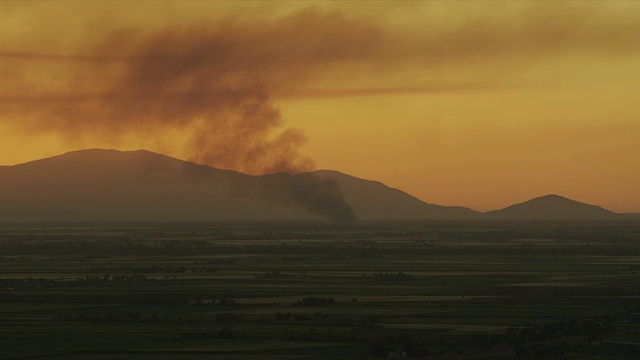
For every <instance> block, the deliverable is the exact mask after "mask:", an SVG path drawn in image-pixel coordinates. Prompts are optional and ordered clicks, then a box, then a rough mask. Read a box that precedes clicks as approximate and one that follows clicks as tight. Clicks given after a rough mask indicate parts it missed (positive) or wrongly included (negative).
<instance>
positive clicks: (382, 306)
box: [0, 223, 640, 359]
mask: <svg viewBox="0 0 640 360" xmlns="http://www.w3.org/2000/svg"><path fill="white" fill-rule="evenodd" d="M639 312H640V226H638V225H637V224H623V223H619V224H593V225H592V224H588V225H587V224H512V223H459V224H453V223H429V224H426V223H422V224H410V223H403V224H376V223H371V224H361V225H331V226H328V225H323V224H320V223H305V224H301V223H294V224H166V225H148V224H121V225H87V224H84V225H56V226H52V225H29V226H27V225H3V226H2V227H0V332H1V336H0V359H26V358H40V359H42V358H44V359H46V358H55V359H112V358H114V357H118V358H134V359H184V358H189V359H205V358H207V359H210V358H212V357H215V358H216V359H254V358H257V357H259V358H261V359H294V358H311V359H312V358H318V359H323V358H348V359H359V358H361V359H367V358H374V357H388V356H396V355H397V356H404V355H406V356H408V357H413V358H424V357H430V358H431V357H432V358H440V359H500V358H502V359H515V358H531V359H534V358H549V357H553V358H567V359H585V358H599V357H604V356H606V357H607V358H618V359H625V358H629V359H631V358H634V357H635V356H637V355H638V353H639V351H640V335H639V333H638V331H640V318H639V317H638V313H639Z"/></svg>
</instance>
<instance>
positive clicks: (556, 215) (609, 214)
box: [484, 194, 621, 220]
mask: <svg viewBox="0 0 640 360" xmlns="http://www.w3.org/2000/svg"><path fill="white" fill-rule="evenodd" d="M484 216H485V217H486V218H488V219H499V220H613V219H620V218H621V215H620V214H617V213H615V212H613V211H610V210H607V209H604V208H602V207H600V206H596V205H589V204H585V203H581V202H579V201H575V200H571V199H568V198H566V197H563V196H560V195H555V194H552V195H545V196H540V197H537V198H534V199H531V200H529V201H525V202H523V203H519V204H515V205H511V206H509V207H506V208H504V209H501V210H494V211H489V212H486V213H485V214H484Z"/></svg>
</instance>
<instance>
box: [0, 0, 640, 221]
mask: <svg viewBox="0 0 640 360" xmlns="http://www.w3.org/2000/svg"><path fill="white" fill-rule="evenodd" d="M638 14H640V3H638V2H610V1H607V2H562V3H547V2H531V3H527V2H477V1H473V2H326V3H323V2H301V1H295V2H273V3H267V2H227V3H225V2H175V3H174V2H158V3H153V2H147V1H144V2H132V3H128V2H127V3H125V2H115V3H114V2H111V3H109V2H95V3H93V2H92V3H89V2H40V3H37V2H16V3H12V2H2V3H0V16H2V19H3V21H2V22H1V23H0V32H1V33H2V34H3V38H2V42H0V75H1V76H2V78H3V82H2V84H0V164H7V165H9V164H15V163H20V162H24V161H29V160H33V159H37V158H40V157H44V156H51V155H56V154H59V153H61V152H65V151H69V150H75V149H81V148H91V147H107V148H118V149H123V150H126V149H137V148H147V149H149V150H152V151H157V152H162V153H167V154H169V155H173V156H176V157H179V158H184V159H191V160H194V161H198V162H202V163H208V164H211V165H214V166H219V167H226V168H235V169H239V170H242V171H247V172H253V173H260V172H268V171H277V170H285V171H301V170H307V169H311V168H313V166H314V165H313V163H315V167H316V168H330V169H336V170H340V171H343V172H345V173H349V174H351V175H354V176H358V177H362V178H367V179H375V180H378V181H381V182H384V183H385V184H387V185H389V186H393V187H397V188H400V189H402V190H405V191H406V192H408V193H410V194H412V195H415V196H417V197H418V198H420V199H422V200H424V201H427V202H430V203H436V204H442V205H462V206H468V207H471V208H474V209H477V210H489V209H495V208H500V207H504V206H506V205H509V204H512V203H514V202H520V201H524V200H527V199H529V198H532V197H535V196H539V195H544V194H548V193H557V194H562V195H564V196H567V197H570V198H574V199H577V200H580V201H584V202H588V203H595V204H599V205H602V206H605V207H607V208H610V209H612V210H616V211H637V212H640V185H638V184H640V166H638V160H637V157H638V154H640V141H639V140H640V102H639V101H638V100H637V94H638V92H639V90H640V66H638V64H639V63H640V42H638V41H637V39H639V38H640V21H639V20H640V19H639V17H640V15H638ZM247 129H249V130H247ZM229 139H231V140H229ZM231 154H232V155H231ZM311 159H312V160H311Z"/></svg>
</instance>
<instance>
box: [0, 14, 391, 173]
mask: <svg viewBox="0 0 640 360" xmlns="http://www.w3.org/2000/svg"><path fill="white" fill-rule="evenodd" d="M377 38H378V34H377V30H376V29H375V28H374V27H371V26H367V25H363V24H359V23H357V22H351V21H348V20H346V19H345V18H343V17H342V16H341V15H340V14H338V13H328V14H326V13H319V12H316V11H311V10H307V11H302V12H299V13H296V14H293V15H290V16H287V17H284V18H281V19H278V20H274V21H265V22H260V23H256V22H252V23H243V22H241V21H239V20H233V19H230V20H227V21H224V22H222V23H219V24H214V25H208V26H202V25H199V26H190V27H168V28H166V29H164V30H162V31H155V32H151V33H144V32H140V31H133V30H128V31H124V30H121V31H117V32H114V33H112V34H111V35H110V36H109V37H108V38H107V39H105V40H104V41H102V43H101V45H99V46H98V47H97V49H96V50H95V54H87V55H55V54H50V55H47V54H37V53H5V54H3V55H4V57H5V58H17V59H23V60H29V59H32V60H33V61H39V60H43V61H44V60H53V61H57V60H61V59H66V60H69V61H70V62H74V61H75V62H76V64H77V65H76V68H75V70H74V73H73V76H72V77H71V80H70V81H69V82H68V83H67V84H66V85H65V86H64V88H63V89H60V90H59V91H58V92H57V94H56V95H54V96H51V95H46V94H44V95H40V96H39V95H37V94H36V95H33V94H32V95H30V96H25V95H24V94H19V95H15V94H14V95H12V96H4V97H1V101H0V104H1V105H0V106H2V107H3V108H4V109H5V110H6V109H10V110H13V111H14V112H15V113H17V114H18V115H20V116H21V119H22V121H23V126H25V127H26V128H27V129H28V131H31V132H53V133H57V134H59V135H61V136H63V137H64V138H65V139H68V141H70V142H72V141H74V139H77V138H83V137H94V138H101V137H112V138H113V137H115V138H118V137H121V138H124V137H127V136H131V135H133V136H137V137H147V136H158V137H162V136H164V137H165V138H166V137H167V135H169V134H171V133H172V132H175V133H176V138H177V139H176V140H177V142H178V143H181V144H184V149H182V152H183V153H184V154H186V157H187V158H188V159H189V160H192V161H195V162H198V163H202V164H207V165H211V166H214V167H220V168H227V169H235V170H239V171H243V172H246V173H252V174H262V173H273V172H281V171H282V172H288V173H297V172H301V171H307V170H311V169H312V168H313V161H312V160H311V159H309V158H308V157H305V156H303V155H301V154H300V152H299V149H300V147H301V146H302V145H304V143H305V142H306V137H305V135H304V133H303V132H302V131H300V130H298V129H294V128H285V127H283V126H284V124H283V120H282V117H281V115H280V112H279V110H278V108H277V107H276V106H275V104H274V94H279V93H284V92H286V91H289V89H291V88H295V87H297V86H300V84H303V83H304V82H305V81H306V80H307V78H308V77H309V76H310V75H311V74H312V73H314V72H315V71H316V70H318V69H323V68H326V67H328V66H329V67H330V66H331V65H332V64H334V63H344V62H348V61H351V60H355V59H358V58H361V57H363V56H365V55H366V54H367V52H369V51H370V49H371V48H372V45H374V44H375V42H376V41H377ZM123 59H124V60H123ZM110 60H111V61H110ZM60 66H64V64H63V65H60ZM180 137H184V138H180Z"/></svg>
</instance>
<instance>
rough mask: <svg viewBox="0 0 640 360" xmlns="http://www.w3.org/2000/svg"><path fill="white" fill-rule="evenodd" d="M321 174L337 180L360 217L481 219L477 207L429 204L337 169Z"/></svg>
mask: <svg viewBox="0 0 640 360" xmlns="http://www.w3.org/2000/svg"><path fill="white" fill-rule="evenodd" d="M315 174H316V175H317V176H319V177H320V178H323V179H324V178H330V179H333V180H335V181H336V182H337V183H338V185H339V186H340V189H341V190H342V193H343V194H344V197H345V199H346V201H347V202H348V203H349V205H351V207H352V208H353V209H354V211H355V213H356V214H357V215H358V218H361V219H370V220H387V221H389V220H425V219H427V220H456V219H459V220H463V219H465V220H466V219H469V220H471V219H479V218H480V216H481V214H480V213H479V212H477V211H474V210H471V209H468V208H465V207H457V206H440V205H434V204H428V203H425V202H423V201H421V200H418V199H417V198H415V197H413V196H411V195H409V194H407V193H405V192H403V191H401V190H398V189H394V188H389V187H387V186H386V185H384V184H383V183H380V182H377V181H370V180H363V179H359V178H356V177H353V176H350V175H346V174H343V173H340V172H337V171H331V170H320V171H316V172H315Z"/></svg>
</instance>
